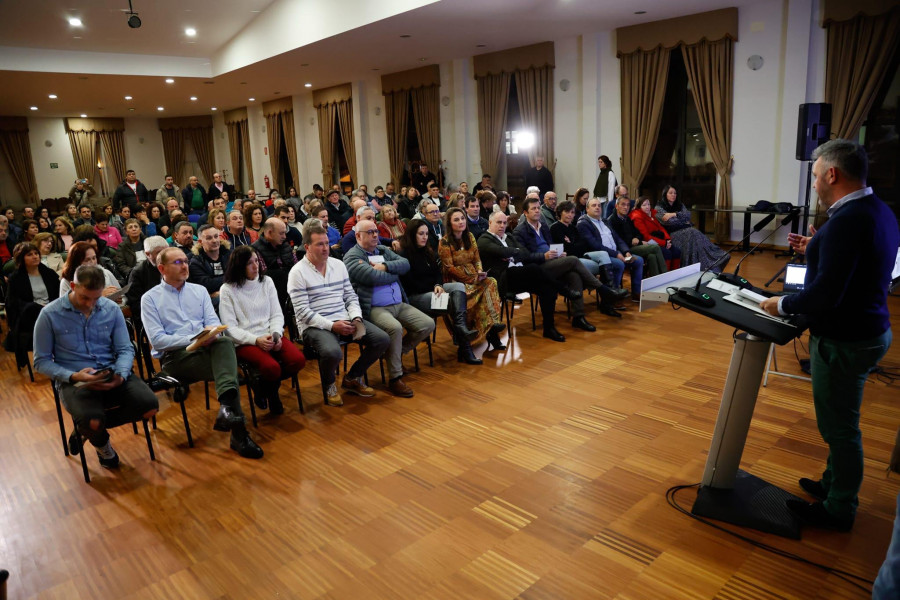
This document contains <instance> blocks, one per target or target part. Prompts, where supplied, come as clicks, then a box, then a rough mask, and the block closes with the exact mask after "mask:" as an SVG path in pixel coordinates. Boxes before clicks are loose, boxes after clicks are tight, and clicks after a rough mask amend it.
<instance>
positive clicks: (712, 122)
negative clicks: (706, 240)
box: [681, 38, 734, 243]
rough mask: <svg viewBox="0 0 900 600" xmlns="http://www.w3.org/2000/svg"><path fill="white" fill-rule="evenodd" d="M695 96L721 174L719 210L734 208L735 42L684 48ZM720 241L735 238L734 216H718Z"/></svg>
mask: <svg viewBox="0 0 900 600" xmlns="http://www.w3.org/2000/svg"><path fill="white" fill-rule="evenodd" d="M681 53H682V56H684V66H685V68H686V69H687V75H688V81H689V82H690V84H691V93H692V94H693V96H694V103H695V104H696V105H697V113H698V115H699V117H700V128H701V129H702V130H703V137H704V138H705V139H706V147H707V148H709V155H710V158H712V161H713V164H714V165H715V167H716V172H717V173H718V174H719V178H720V179H719V193H718V194H717V195H716V207H717V208H721V209H729V208H731V162H732V157H731V117H732V96H733V94H732V90H733V88H734V68H733V65H734V60H733V59H734V56H733V55H734V42H733V41H732V40H731V39H729V38H723V39H721V40H719V41H717V42H707V41H706V40H703V41H701V42H700V43H699V44H694V45H692V46H682V47H681ZM715 235H716V241H717V242H720V243H721V242H725V241H727V240H729V239H730V237H731V215H730V214H729V213H719V212H717V213H716V229H715Z"/></svg>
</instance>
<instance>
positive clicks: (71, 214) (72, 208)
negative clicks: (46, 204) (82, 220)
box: [7, 204, 78, 223]
mask: <svg viewBox="0 0 900 600" xmlns="http://www.w3.org/2000/svg"><path fill="white" fill-rule="evenodd" d="M77 207H78V205H77V204H66V211H65V214H64V215H63V216H64V217H66V218H67V219H69V222H70V223H74V222H75V219H77V218H78V208H77ZM7 210H12V209H7ZM10 221H12V218H11V217H10Z"/></svg>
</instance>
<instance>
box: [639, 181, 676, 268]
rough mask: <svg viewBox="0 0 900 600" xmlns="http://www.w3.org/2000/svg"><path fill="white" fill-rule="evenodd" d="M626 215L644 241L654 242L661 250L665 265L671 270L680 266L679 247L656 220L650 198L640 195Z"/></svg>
mask: <svg viewBox="0 0 900 600" xmlns="http://www.w3.org/2000/svg"><path fill="white" fill-rule="evenodd" d="M628 217H629V218H630V219H631V222H632V223H634V226H635V227H636V228H637V230H638V231H639V232H640V233H641V236H642V237H643V238H644V241H645V242H656V243H657V244H658V245H659V248H660V250H662V253H663V258H665V260H666V267H667V268H668V269H669V270H670V271H671V270H672V269H677V268H678V267H680V266H681V249H680V248H678V246H675V245H674V244H673V243H672V237H671V236H670V235H669V232H668V231H666V228H665V227H663V226H661V225H660V223H659V221H657V220H656V211H655V210H653V208H652V207H651V204H650V198H648V197H647V196H641V197H640V198H638V201H637V203H636V205H635V207H634V210H632V211H631V212H630V213H629V214H628Z"/></svg>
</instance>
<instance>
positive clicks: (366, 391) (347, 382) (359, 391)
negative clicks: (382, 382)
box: [341, 375, 375, 398]
mask: <svg viewBox="0 0 900 600" xmlns="http://www.w3.org/2000/svg"><path fill="white" fill-rule="evenodd" d="M341 387H342V388H344V389H345V390H347V392H348V393H350V394H356V395H357V396H362V397H364V398H371V397H372V396H374V395H375V390H373V389H372V388H370V387H369V386H367V385H366V384H364V383H363V382H362V381H361V380H359V379H351V378H350V377H347V376H346V375H345V376H344V380H343V381H341Z"/></svg>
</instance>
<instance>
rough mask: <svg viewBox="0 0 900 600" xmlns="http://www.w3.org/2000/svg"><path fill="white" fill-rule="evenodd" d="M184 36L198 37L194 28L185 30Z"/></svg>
mask: <svg viewBox="0 0 900 600" xmlns="http://www.w3.org/2000/svg"><path fill="white" fill-rule="evenodd" d="M184 35H189V36H191V37H194V36H195V35H197V30H196V29H194V28H193V27H188V28H187V29H185V30H184Z"/></svg>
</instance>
